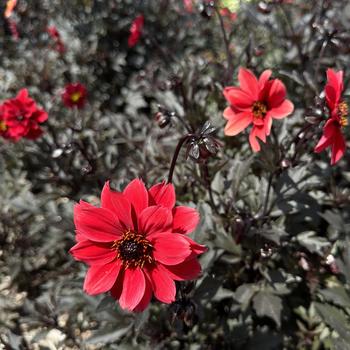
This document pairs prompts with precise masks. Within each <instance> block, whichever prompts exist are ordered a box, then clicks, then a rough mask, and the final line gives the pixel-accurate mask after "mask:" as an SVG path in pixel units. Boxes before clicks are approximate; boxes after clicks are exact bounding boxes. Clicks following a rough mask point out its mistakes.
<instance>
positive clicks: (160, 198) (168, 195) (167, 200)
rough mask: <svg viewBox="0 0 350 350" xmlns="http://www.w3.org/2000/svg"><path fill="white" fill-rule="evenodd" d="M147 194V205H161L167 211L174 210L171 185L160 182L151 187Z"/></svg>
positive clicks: (173, 194)
mask: <svg viewBox="0 0 350 350" xmlns="http://www.w3.org/2000/svg"><path fill="white" fill-rule="evenodd" d="M148 192H149V197H150V203H149V205H162V206H163V207H167V208H169V209H172V208H174V205H175V201H176V197H175V189H174V186H173V184H167V183H165V182H162V183H160V184H157V185H154V186H152V187H151V188H150V189H149V191H148ZM151 201H152V203H151Z"/></svg>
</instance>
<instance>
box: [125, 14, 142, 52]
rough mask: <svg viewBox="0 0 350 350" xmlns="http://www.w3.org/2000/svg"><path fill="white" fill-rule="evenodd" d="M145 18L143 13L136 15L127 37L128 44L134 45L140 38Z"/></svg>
mask: <svg viewBox="0 0 350 350" xmlns="http://www.w3.org/2000/svg"><path fill="white" fill-rule="evenodd" d="M144 23H145V18H144V16H143V15H139V16H137V17H136V18H135V19H134V21H133V22H132V24H131V27H130V35H129V38H128V46H129V47H134V46H135V45H136V44H137V43H138V42H139V40H140V37H141V34H142V30H143V26H144Z"/></svg>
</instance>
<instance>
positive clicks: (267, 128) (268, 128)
mask: <svg viewBox="0 0 350 350" xmlns="http://www.w3.org/2000/svg"><path fill="white" fill-rule="evenodd" d="M264 128H265V130H264V134H265V135H266V136H269V135H270V133H271V128H272V118H271V116H270V115H269V113H267V114H266V116H265V119H264Z"/></svg>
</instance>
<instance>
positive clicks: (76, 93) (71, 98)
mask: <svg viewBox="0 0 350 350" xmlns="http://www.w3.org/2000/svg"><path fill="white" fill-rule="evenodd" d="M86 96H87V90H86V87H85V86H84V85H83V84H81V83H71V84H67V85H66V86H65V88H64V91H63V94H62V101H63V103H64V105H65V106H66V107H68V108H78V109H81V108H83V107H84V106H85V102H86Z"/></svg>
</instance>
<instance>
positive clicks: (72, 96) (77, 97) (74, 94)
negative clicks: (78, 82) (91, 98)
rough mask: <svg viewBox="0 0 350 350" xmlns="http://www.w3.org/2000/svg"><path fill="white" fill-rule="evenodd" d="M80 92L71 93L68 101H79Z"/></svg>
mask: <svg viewBox="0 0 350 350" xmlns="http://www.w3.org/2000/svg"><path fill="white" fill-rule="evenodd" d="M81 96H82V95H81V92H79V91H77V92H73V93H72V95H71V97H70V99H71V100H72V102H74V103H76V102H78V101H79V100H80V98H81Z"/></svg>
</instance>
